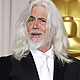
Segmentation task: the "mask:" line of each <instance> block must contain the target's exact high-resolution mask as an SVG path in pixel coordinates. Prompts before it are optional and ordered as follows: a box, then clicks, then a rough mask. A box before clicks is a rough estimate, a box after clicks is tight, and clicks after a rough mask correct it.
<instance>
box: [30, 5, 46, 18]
mask: <svg viewBox="0 0 80 80" xmlns="http://www.w3.org/2000/svg"><path fill="white" fill-rule="evenodd" d="M31 16H34V17H46V16H47V14H46V9H45V7H44V6H41V5H35V6H33V7H32V10H31Z"/></svg>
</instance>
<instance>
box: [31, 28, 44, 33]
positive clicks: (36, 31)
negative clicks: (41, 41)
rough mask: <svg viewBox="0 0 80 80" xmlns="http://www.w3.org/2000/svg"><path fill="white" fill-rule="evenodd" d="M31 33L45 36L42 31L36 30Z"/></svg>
mask: <svg viewBox="0 0 80 80" xmlns="http://www.w3.org/2000/svg"><path fill="white" fill-rule="evenodd" d="M30 33H31V34H32V33H34V34H43V32H41V31H39V30H37V29H36V30H34V29H33V30H31V32H30Z"/></svg>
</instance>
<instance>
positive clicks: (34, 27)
mask: <svg viewBox="0 0 80 80" xmlns="http://www.w3.org/2000/svg"><path fill="white" fill-rule="evenodd" d="M38 28H39V23H38V20H35V22H34V24H33V29H38Z"/></svg>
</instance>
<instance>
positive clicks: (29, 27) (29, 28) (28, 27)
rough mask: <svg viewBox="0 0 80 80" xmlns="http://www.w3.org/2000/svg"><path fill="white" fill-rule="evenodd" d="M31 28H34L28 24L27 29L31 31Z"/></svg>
mask: <svg viewBox="0 0 80 80" xmlns="http://www.w3.org/2000/svg"><path fill="white" fill-rule="evenodd" d="M31 29H32V26H29V25H28V26H27V31H28V33H30V31H31Z"/></svg>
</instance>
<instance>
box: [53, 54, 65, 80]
mask: <svg viewBox="0 0 80 80" xmlns="http://www.w3.org/2000/svg"><path fill="white" fill-rule="evenodd" d="M65 67H66V63H62V62H61V61H60V60H58V58H57V57H56V55H55V60H54V76H53V80H64V73H65Z"/></svg>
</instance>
